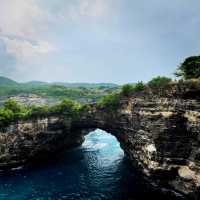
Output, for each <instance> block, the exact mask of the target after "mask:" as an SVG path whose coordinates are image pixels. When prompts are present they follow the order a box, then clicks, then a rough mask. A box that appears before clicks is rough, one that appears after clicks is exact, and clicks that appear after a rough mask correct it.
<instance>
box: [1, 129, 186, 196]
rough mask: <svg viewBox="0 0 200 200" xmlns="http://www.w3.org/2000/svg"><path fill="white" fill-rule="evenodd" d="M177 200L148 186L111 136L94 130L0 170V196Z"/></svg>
mask: <svg viewBox="0 0 200 200" xmlns="http://www.w3.org/2000/svg"><path fill="white" fill-rule="evenodd" d="M63 199H66V200H149V199H154V200H179V199H181V200H182V199H184V198H182V197H178V196H177V197H175V198H173V197H171V196H169V195H167V194H161V193H159V192H157V191H152V190H150V189H149V187H148V184H147V183H146V182H144V181H142V179H141V178H140V176H139V175H138V174H137V172H136V171H135V170H134V169H133V168H132V167H131V164H130V162H129V161H128V159H127V158H126V156H125V155H124V153H123V151H122V149H121V148H120V146H119V143H118V142H117V140H116V139H115V137H113V136H111V135H110V134H108V133H106V132H104V131H102V130H96V131H94V132H92V133H90V134H89V135H87V136H86V140H85V142H84V143H83V145H82V146H81V147H80V148H77V149H74V150H72V151H67V152H64V153H62V154H59V155H58V156H57V157H56V158H52V160H51V161H48V162H47V161H45V163H43V164H42V165H37V166H34V167H28V168H22V169H16V170H13V171H11V172H7V173H6V174H5V173H1V174H0V200H63Z"/></svg>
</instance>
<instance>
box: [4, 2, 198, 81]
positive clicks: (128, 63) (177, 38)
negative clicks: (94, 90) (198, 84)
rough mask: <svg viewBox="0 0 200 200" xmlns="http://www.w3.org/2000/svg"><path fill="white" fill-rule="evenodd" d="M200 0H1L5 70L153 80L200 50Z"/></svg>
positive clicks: (28, 75)
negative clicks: (171, 0) (170, 0)
mask: <svg viewBox="0 0 200 200" xmlns="http://www.w3.org/2000/svg"><path fill="white" fill-rule="evenodd" d="M199 10H200V1H198V0H190V1H188V0H173V2H171V3H170V2H169V1H167V0H148V1H146V0H140V1H139V0H138V1H136V0H0V75H3V76H7V77H10V78H13V79H15V80H18V81H29V80H41V81H65V82H114V83H120V84H121V83H128V82H137V81H140V80H143V81H148V80H150V79H151V78H152V77H154V76H157V75H166V76H173V72H174V71H175V69H176V67H177V65H178V64H179V63H180V62H182V61H183V60H184V58H185V57H187V56H191V55H198V54H199V50H200V40H199V36H200V12H199Z"/></svg>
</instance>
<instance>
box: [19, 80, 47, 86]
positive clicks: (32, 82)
mask: <svg viewBox="0 0 200 200" xmlns="http://www.w3.org/2000/svg"><path fill="white" fill-rule="evenodd" d="M23 84H25V85H28V86H43V85H47V84H48V83H47V82H43V81H29V82H26V83H23Z"/></svg>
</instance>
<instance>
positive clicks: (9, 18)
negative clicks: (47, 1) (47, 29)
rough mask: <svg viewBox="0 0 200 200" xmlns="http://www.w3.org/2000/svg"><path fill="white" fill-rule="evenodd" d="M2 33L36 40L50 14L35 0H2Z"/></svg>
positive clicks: (0, 28) (0, 17) (0, 8)
mask: <svg viewBox="0 0 200 200" xmlns="http://www.w3.org/2000/svg"><path fill="white" fill-rule="evenodd" d="M0 3H1V6H0V31H1V34H4V35H12V36H13V35H14V36H20V37H26V38H27V37H28V38H35V37H36V36H37V35H38V31H41V30H42V29H44V22H46V21H47V20H48V14H47V13H46V12H45V11H44V10H43V9H41V8H40V7H39V6H38V5H37V4H36V1H33V0H0Z"/></svg>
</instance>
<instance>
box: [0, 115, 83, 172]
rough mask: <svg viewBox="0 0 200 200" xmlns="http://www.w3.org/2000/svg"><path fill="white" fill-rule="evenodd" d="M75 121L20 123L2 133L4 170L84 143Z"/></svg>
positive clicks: (1, 163) (0, 150) (0, 149)
mask: <svg viewBox="0 0 200 200" xmlns="http://www.w3.org/2000/svg"><path fill="white" fill-rule="evenodd" d="M82 142H83V137H82V136H81V135H79V134H76V133H74V132H73V133H72V132H71V121H70V120H67V119H63V118H60V117H50V118H42V119H40V118H38V119H32V120H28V121H19V122H17V123H15V124H12V125H10V126H8V127H7V128H5V130H2V131H1V132H0V168H1V169H10V168H12V167H18V166H19V165H23V164H25V163H28V162H33V161H37V160H39V159H42V158H43V157H50V158H51V157H53V153H55V152H57V151H59V150H61V149H63V148H65V149H68V148H70V147H74V146H77V145H80V144H82Z"/></svg>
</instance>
